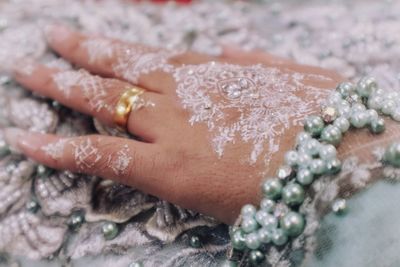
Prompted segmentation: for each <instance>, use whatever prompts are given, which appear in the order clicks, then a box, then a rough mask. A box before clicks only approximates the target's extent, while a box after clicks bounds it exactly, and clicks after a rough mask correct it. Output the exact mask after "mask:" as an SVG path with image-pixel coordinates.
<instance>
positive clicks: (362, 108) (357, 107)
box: [351, 103, 367, 113]
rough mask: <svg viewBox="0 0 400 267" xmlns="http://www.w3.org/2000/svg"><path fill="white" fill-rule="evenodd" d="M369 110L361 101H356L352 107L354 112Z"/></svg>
mask: <svg viewBox="0 0 400 267" xmlns="http://www.w3.org/2000/svg"><path fill="white" fill-rule="evenodd" d="M365 110H367V108H366V107H365V106H364V105H363V104H361V103H355V104H354V105H353V106H352V107H351V112H352V113H354V112H356V111H365Z"/></svg>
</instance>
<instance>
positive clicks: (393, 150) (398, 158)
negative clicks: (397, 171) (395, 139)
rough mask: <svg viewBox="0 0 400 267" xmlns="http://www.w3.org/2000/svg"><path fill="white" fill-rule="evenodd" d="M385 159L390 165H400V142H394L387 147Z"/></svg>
mask: <svg viewBox="0 0 400 267" xmlns="http://www.w3.org/2000/svg"><path fill="white" fill-rule="evenodd" d="M384 160H385V161H386V162H387V163H389V164H390V165H393V166H395V167H400V143H393V144H391V145H390V146H389V147H388V148H387V149H386V151H385V154H384Z"/></svg>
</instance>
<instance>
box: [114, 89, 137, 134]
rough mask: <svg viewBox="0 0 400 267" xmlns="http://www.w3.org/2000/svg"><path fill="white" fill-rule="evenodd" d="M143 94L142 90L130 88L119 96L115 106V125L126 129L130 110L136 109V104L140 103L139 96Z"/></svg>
mask: <svg viewBox="0 0 400 267" xmlns="http://www.w3.org/2000/svg"><path fill="white" fill-rule="evenodd" d="M143 93H144V90H143V89H141V88H139V87H130V88H128V89H127V90H126V91H125V92H124V93H123V94H122V95H121V97H120V99H119V100H118V103H117V105H116V106H115V114H114V122H115V124H117V125H118V126H120V127H122V128H124V129H126V125H127V124H128V118H129V115H130V113H131V112H132V110H135V109H136V106H137V104H138V103H139V102H140V101H139V100H140V95H142V94H143Z"/></svg>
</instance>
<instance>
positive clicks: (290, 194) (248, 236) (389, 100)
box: [227, 77, 400, 266]
mask: <svg viewBox="0 0 400 267" xmlns="http://www.w3.org/2000/svg"><path fill="white" fill-rule="evenodd" d="M397 99H398V97H397V95H396V93H392V94H384V91H383V90H381V89H378V85H377V83H376V81H375V79H373V78H369V77H365V78H362V79H361V80H360V81H359V82H358V83H357V85H353V84H352V83H349V82H344V83H341V84H339V85H338V86H337V88H336V90H335V91H334V92H333V93H332V94H331V95H330V96H329V98H328V100H327V101H326V103H325V104H324V105H323V107H322V110H321V114H320V115H318V116H316V115H312V116H308V117H307V118H306V119H305V120H304V131H303V132H301V133H299V134H298V135H297V137H296V147H295V149H293V150H291V151H288V152H287V153H286V154H285V159H284V165H282V166H280V167H279V168H278V170H277V172H276V176H275V177H269V178H267V179H266V180H265V182H264V183H263V184H262V192H263V195H264V198H263V199H262V201H261V203H260V209H259V210H257V209H256V207H255V206H253V205H251V204H247V205H245V206H243V208H242V210H241V223H240V227H234V228H233V229H232V232H231V245H232V248H233V249H234V251H244V252H248V253H249V259H248V260H249V261H250V264H252V265H258V264H260V263H262V262H263V261H264V259H265V256H264V253H263V252H264V251H266V250H267V248H268V246H271V245H272V246H283V245H284V244H286V243H287V242H289V240H290V239H291V238H295V237H297V236H299V235H300V234H302V233H303V231H304V228H305V224H306V222H305V219H304V215H303V214H301V213H300V212H299V207H300V206H301V204H302V203H303V201H304V199H305V195H306V190H305V189H306V187H307V186H308V185H310V184H311V183H312V182H313V181H314V180H315V179H317V178H318V177H319V176H321V175H326V174H336V173H338V172H340V170H341V162H340V160H339V159H338V158H337V151H336V146H338V145H339V144H340V142H341V140H342V137H343V135H344V134H345V133H346V132H347V131H349V130H350V129H351V128H355V129H358V128H364V127H369V129H370V131H371V132H372V133H374V134H379V133H382V132H383V131H384V130H385V122H384V120H383V118H381V117H380V116H379V113H382V114H383V115H390V116H391V117H392V118H393V119H395V120H399V121H400V109H398V108H396V107H397V106H399V105H397V103H396V101H399V100H397ZM399 104H400V103H399ZM227 264H228V265H230V266H235V265H236V263H235V262H234V261H228V262H227Z"/></svg>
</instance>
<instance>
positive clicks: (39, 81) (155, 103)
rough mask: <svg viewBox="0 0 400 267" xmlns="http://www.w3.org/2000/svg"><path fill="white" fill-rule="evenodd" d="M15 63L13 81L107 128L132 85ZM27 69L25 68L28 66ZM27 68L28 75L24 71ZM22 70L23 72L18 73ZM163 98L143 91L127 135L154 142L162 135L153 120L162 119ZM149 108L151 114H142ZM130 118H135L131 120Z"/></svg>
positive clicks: (86, 74)
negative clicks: (87, 116)
mask: <svg viewBox="0 0 400 267" xmlns="http://www.w3.org/2000/svg"><path fill="white" fill-rule="evenodd" d="M20 65H21V63H20V64H17V68H16V71H15V78H16V80H17V81H18V82H19V83H20V84H22V85H23V86H24V87H26V88H28V89H30V90H32V91H34V92H36V93H38V94H40V95H42V96H46V97H49V98H52V99H54V100H57V101H58V102H60V103H61V104H63V105H65V106H67V107H70V108H72V109H74V110H77V111H79V112H82V113H85V114H88V115H91V116H93V117H96V118H97V119H99V121H101V122H102V123H104V124H106V125H110V126H111V125H114V114H115V107H116V105H117V103H118V101H119V99H120V97H121V95H122V94H123V93H124V92H125V91H126V90H127V89H128V88H130V87H132V85H130V84H129V83H127V82H124V81H120V80H117V79H104V78H101V77H99V76H94V75H91V74H89V73H88V72H85V71H83V70H81V71H75V70H68V71H60V70H57V69H53V68H48V67H46V66H44V65H40V64H36V63H34V62H32V61H24V62H23V65H24V66H25V67H24V68H19V67H18V66H20ZM29 65H30V67H29V68H27V66H29ZM26 69H29V70H30V72H26V71H25V70H26ZM21 70H22V71H21ZM163 102H164V101H163V97H162V96H161V95H159V94H156V93H152V92H145V93H143V94H142V95H141V96H140V103H138V105H136V109H135V110H133V111H132V113H134V116H130V117H129V120H128V125H127V126H128V130H129V132H130V133H132V134H134V135H137V136H140V137H142V139H144V140H146V141H149V142H153V141H154V140H155V138H156V136H157V135H156V133H157V132H162V131H163V129H162V126H163V125H164V124H161V123H160V124H154V127H153V124H152V122H153V120H154V118H163V113H164V112H165V108H164V110H163V111H162V112H160V109H159V107H163V106H166V107H167V106H168V105H165V104H164V103H163ZM143 109H151V112H146V111H144V112H142V111H143ZM131 117H132V118H133V117H134V119H131Z"/></svg>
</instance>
